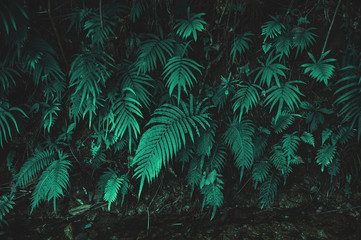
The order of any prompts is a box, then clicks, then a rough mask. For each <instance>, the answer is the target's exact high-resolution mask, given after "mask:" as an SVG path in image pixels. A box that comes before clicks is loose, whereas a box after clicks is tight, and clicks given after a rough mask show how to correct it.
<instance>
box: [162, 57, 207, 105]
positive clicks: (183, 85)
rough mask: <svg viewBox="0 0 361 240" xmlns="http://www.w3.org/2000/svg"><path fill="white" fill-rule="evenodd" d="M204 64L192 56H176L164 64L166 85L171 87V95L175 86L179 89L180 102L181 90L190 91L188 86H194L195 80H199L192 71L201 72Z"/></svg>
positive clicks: (178, 97)
mask: <svg viewBox="0 0 361 240" xmlns="http://www.w3.org/2000/svg"><path fill="white" fill-rule="evenodd" d="M201 67H202V66H201V65H199V64H198V63H197V62H195V61H194V60H192V59H190V58H183V57H180V56H175V57H172V58H171V59H169V61H168V62H167V64H166V65H165V66H164V72H163V76H164V78H165V79H167V83H166V86H167V88H169V95H170V96H171V95H172V93H173V90H174V88H176V87H177V89H178V95H177V99H178V104H179V101H180V95H181V90H182V89H183V91H185V92H186V93H188V91H187V88H192V87H193V85H194V82H196V81H197V79H196V77H195V76H194V74H193V72H192V71H197V72H199V73H201V70H200V68H201Z"/></svg>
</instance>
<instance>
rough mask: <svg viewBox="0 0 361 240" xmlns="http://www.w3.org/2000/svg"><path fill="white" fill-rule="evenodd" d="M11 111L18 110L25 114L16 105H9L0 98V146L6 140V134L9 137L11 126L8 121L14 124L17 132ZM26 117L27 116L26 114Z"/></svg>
mask: <svg viewBox="0 0 361 240" xmlns="http://www.w3.org/2000/svg"><path fill="white" fill-rule="evenodd" d="M13 111H17V112H20V113H21V114H23V115H24V116H26V114H25V112H24V111H23V110H21V109H20V108H17V107H11V106H10V104H9V103H7V102H5V101H2V100H1V99H0V146H1V147H3V141H5V142H7V140H8V136H9V138H10V139H11V138H12V135H11V127H10V122H12V123H13V124H14V126H15V129H16V131H17V132H19V128H18V124H17V122H16V119H15V117H14V115H13V114H12V113H11V112H13ZM26 117H27V116H26Z"/></svg>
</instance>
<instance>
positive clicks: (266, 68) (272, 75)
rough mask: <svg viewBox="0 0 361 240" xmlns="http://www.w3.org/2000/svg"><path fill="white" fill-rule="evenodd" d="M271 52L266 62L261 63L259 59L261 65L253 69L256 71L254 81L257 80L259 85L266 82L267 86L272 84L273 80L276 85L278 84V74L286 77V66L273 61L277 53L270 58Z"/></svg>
mask: <svg viewBox="0 0 361 240" xmlns="http://www.w3.org/2000/svg"><path fill="white" fill-rule="evenodd" d="M271 57H272V54H269V56H268V58H267V60H266V63H262V62H261V61H260V60H258V62H259V63H260V64H261V67H257V68H256V69H255V71H258V73H257V75H256V77H255V79H254V81H255V82H257V81H258V80H259V82H260V85H262V86H263V85H264V84H265V83H266V84H267V87H270V86H271V85H273V80H274V81H275V83H276V85H277V86H280V85H281V84H280V80H279V78H278V76H282V77H284V78H285V77H286V74H285V72H284V71H286V70H288V68H287V67H286V66H285V65H283V64H281V63H274V61H275V60H276V59H277V58H279V55H277V56H275V57H274V58H272V59H271Z"/></svg>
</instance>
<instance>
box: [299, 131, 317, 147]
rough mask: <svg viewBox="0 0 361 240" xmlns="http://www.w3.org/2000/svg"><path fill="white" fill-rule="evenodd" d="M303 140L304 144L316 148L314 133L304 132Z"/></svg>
mask: <svg viewBox="0 0 361 240" xmlns="http://www.w3.org/2000/svg"><path fill="white" fill-rule="evenodd" d="M301 140H302V141H303V142H304V143H308V144H310V145H311V146H313V147H314V146H315V138H314V137H313V135H312V133H309V132H304V133H303V134H302V136H301Z"/></svg>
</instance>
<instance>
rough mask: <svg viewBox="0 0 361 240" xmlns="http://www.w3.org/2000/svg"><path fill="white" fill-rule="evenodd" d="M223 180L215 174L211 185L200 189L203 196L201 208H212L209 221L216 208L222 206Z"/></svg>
mask: <svg viewBox="0 0 361 240" xmlns="http://www.w3.org/2000/svg"><path fill="white" fill-rule="evenodd" d="M223 184H224V183H223V180H222V179H221V175H220V174H217V173H216V178H215V181H214V182H213V183H212V184H209V185H206V186H204V187H203V188H202V194H203V195H204V200H203V204H202V208H203V207H204V206H205V205H210V206H211V207H213V210H212V216H211V220H212V219H213V218H214V216H215V214H216V210H217V208H219V207H221V206H222V204H223V198H224V196H223V193H222V190H223Z"/></svg>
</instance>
